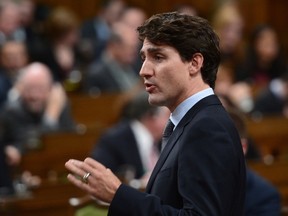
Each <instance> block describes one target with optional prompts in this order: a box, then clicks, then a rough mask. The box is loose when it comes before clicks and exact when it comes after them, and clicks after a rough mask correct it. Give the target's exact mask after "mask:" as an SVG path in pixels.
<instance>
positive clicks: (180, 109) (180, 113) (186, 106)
mask: <svg viewBox="0 0 288 216" xmlns="http://www.w3.org/2000/svg"><path fill="white" fill-rule="evenodd" d="M213 94H214V91H213V89H212V88H207V89H204V90H202V91H200V92H197V93H196V94H194V95H192V96H190V97H188V98H187V99H186V100H184V101H183V102H182V103H180V104H179V105H178V106H177V107H176V109H175V110H174V111H173V113H172V114H171V116H170V119H171V121H172V123H173V124H174V125H175V127H174V128H176V126H177V125H178V124H179V122H180V121H181V119H182V118H183V117H184V115H185V114H186V113H187V112H188V111H189V110H190V109H191V108H192V107H193V106H194V105H195V104H196V103H197V102H198V101H200V100H202V99H203V98H205V97H207V96H209V95H213Z"/></svg>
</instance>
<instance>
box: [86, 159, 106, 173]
mask: <svg viewBox="0 0 288 216" xmlns="http://www.w3.org/2000/svg"><path fill="white" fill-rule="evenodd" d="M84 163H85V164H88V165H89V166H91V167H92V168H94V169H96V170H99V171H101V170H105V169H106V167H105V166H104V165H103V164H101V163H99V162H97V161H96V160H94V159H92V158H86V159H85V160H84Z"/></svg>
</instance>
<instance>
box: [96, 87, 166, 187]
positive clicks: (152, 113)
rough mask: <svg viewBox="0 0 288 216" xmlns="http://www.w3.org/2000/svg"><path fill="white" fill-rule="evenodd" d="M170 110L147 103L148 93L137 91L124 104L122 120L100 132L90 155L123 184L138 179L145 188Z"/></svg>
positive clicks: (158, 151)
mask: <svg viewBox="0 0 288 216" xmlns="http://www.w3.org/2000/svg"><path fill="white" fill-rule="evenodd" d="M169 114H170V112H169V110H168V109H167V108H165V107H155V106H152V105H150V104H149V102H148V94H147V93H146V92H140V93H138V94H135V96H134V97H133V98H132V99H131V100H130V101H129V102H128V103H127V105H126V106H124V109H123V112H122V116H121V117H122V119H121V121H120V122H119V123H118V124H116V125H114V126H113V127H111V128H110V129H108V130H107V131H106V132H105V133H103V134H102V136H101V138H100V139H99V140H98V142H97V143H96V144H95V147H94V150H93V152H92V157H93V158H94V159H96V160H97V161H99V162H100V163H103V164H104V165H105V166H107V167H108V168H110V169H111V170H112V171H113V172H114V173H115V174H117V175H118V176H120V177H121V178H122V179H123V180H124V181H125V182H126V183H129V181H130V180H132V179H134V178H135V179H141V181H140V185H138V186H139V187H142V188H143V187H145V186H146V183H147V180H148V179H149V176H150V173H151V171H152V169H153V168H154V165H155V164H156V161H157V160H158V157H159V153H160V143H161V138H162V133H163V130H164V127H165V125H166V123H167V120H168V118H169Z"/></svg>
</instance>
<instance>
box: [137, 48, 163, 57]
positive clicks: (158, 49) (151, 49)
mask: <svg viewBox="0 0 288 216" xmlns="http://www.w3.org/2000/svg"><path fill="white" fill-rule="evenodd" d="M161 50H162V48H160V47H149V48H147V52H148V53H156V52H160V51H161ZM144 53H145V52H144V50H142V49H141V50H140V55H141V56H143V55H144Z"/></svg>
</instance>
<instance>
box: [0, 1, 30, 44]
mask: <svg viewBox="0 0 288 216" xmlns="http://www.w3.org/2000/svg"><path fill="white" fill-rule="evenodd" d="M20 26H21V23H20V10H19V7H18V5H17V4H16V3H15V2H13V1H11V0H2V1H1V2H0V45H2V44H3V43H5V42H6V41H7V40H16V41H24V40H25V38H24V35H23V32H22V31H21V30H20Z"/></svg>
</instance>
